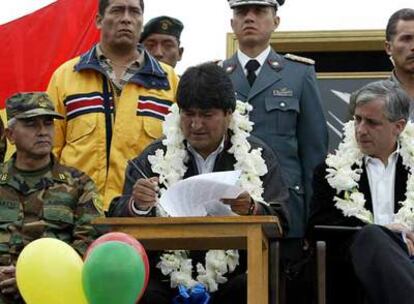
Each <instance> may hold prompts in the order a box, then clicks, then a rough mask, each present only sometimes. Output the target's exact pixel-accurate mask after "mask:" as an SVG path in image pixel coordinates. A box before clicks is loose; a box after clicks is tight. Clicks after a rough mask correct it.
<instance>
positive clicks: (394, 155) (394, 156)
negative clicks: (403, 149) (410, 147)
mask: <svg viewBox="0 0 414 304" xmlns="http://www.w3.org/2000/svg"><path fill="white" fill-rule="evenodd" d="M399 153H400V143H397V148H396V149H395V151H394V152H392V153H391V154H390V156H388V164H390V163H392V162H393V161H395V160H396V159H397V157H398V154H399ZM376 160H379V159H378V158H376V157H372V156H369V155H365V157H364V163H365V165H367V164H368V163H370V162H373V161H376Z"/></svg>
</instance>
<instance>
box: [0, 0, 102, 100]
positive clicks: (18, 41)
mask: <svg viewBox="0 0 414 304" xmlns="http://www.w3.org/2000/svg"><path fill="white" fill-rule="evenodd" d="M97 2H98V1H96V0H58V1H57V2H55V3H52V4H50V5H48V6H46V7H44V8H42V9H40V10H38V11H35V12H34V13H32V14H30V15H27V16H24V17H22V18H20V19H17V20H14V21H12V22H9V23H6V24H3V25H0V41H1V44H2V46H1V48H0V54H1V55H0V108H4V102H5V99H6V98H7V97H9V96H10V95H12V94H13V93H16V92H27V91H44V90H46V87H47V84H48V82H49V79H50V77H51V75H52V73H53V72H54V70H55V69H56V68H57V67H58V66H59V65H61V64H62V63H63V62H65V61H66V60H68V59H70V58H73V57H75V56H77V55H80V54H81V53H83V52H85V51H87V50H88V49H89V48H90V47H91V46H92V45H93V44H94V43H96V42H97V41H98V39H99V32H98V30H97V28H96V26H95V16H96V12H97V7H98V5H97Z"/></svg>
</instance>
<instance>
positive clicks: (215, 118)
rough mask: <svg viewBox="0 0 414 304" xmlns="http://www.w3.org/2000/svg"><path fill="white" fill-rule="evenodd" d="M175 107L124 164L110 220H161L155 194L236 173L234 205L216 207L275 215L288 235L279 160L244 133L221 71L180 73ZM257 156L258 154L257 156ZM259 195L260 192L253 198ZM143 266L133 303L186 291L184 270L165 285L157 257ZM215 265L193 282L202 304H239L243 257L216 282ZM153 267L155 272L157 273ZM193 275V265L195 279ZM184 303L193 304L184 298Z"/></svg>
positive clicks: (199, 255)
mask: <svg viewBox="0 0 414 304" xmlns="http://www.w3.org/2000/svg"><path fill="white" fill-rule="evenodd" d="M177 105H178V107H175V106H173V108H172V113H171V114H170V115H169V116H168V117H167V118H166V123H165V124H164V126H163V127H164V130H163V131H164V134H165V136H166V137H165V138H161V139H159V140H156V141H154V142H153V143H152V144H150V145H149V146H148V147H147V148H146V149H145V150H144V152H142V153H141V154H140V155H139V156H138V157H136V158H135V159H133V160H132V161H131V162H130V163H129V164H128V166H127V169H126V174H125V178H126V181H125V184H124V190H123V195H122V196H121V197H120V198H117V199H114V200H113V201H112V203H111V207H110V209H109V215H110V216H152V217H154V216H166V214H165V211H164V212H163V209H162V207H161V206H160V204H158V203H157V202H158V197H159V193H162V189H166V188H169V187H170V186H171V185H172V184H174V183H175V182H177V181H179V180H181V179H186V178H189V177H191V176H195V175H198V174H204V173H211V172H219V171H228V170H234V169H235V168H237V170H240V171H241V172H242V175H241V178H240V186H241V187H242V188H243V189H244V190H245V191H244V192H243V193H242V194H240V196H239V197H238V198H236V199H223V202H224V203H225V204H228V205H230V207H231V210H232V211H233V212H234V213H236V214H239V215H270V214H272V215H277V216H278V217H279V220H280V222H281V225H282V227H283V231H287V229H288V221H287V218H286V216H285V203H286V201H287V199H288V190H287V187H286V185H285V183H284V180H283V179H282V176H281V169H280V165H279V162H278V159H277V157H276V156H275V154H274V153H273V151H272V149H271V148H270V147H268V146H267V145H266V144H265V143H263V142H262V141H261V140H259V139H258V138H256V137H254V136H251V135H250V134H249V129H250V128H249V127H247V129H246V126H247V125H248V124H249V123H248V122H247V121H246V120H245V119H247V118H246V117H244V118H242V117H243V115H241V114H240V113H241V112H240V109H237V108H236V98H235V94H234V89H233V85H232V83H231V80H230V79H229V77H228V76H227V75H226V73H225V72H224V71H223V69H222V68H220V67H219V66H218V65H216V64H214V63H204V64H201V65H198V66H195V67H191V68H189V69H187V70H186V71H185V73H184V74H183V76H182V77H181V80H180V83H179V84H178V89H177ZM239 108H240V107H239ZM245 136H247V137H246V138H245V139H243V138H244V137H245ZM257 149H260V151H261V152H259V153H260V156H259V157H258V154H256V153H257V152H258V150H257ZM172 160H173V161H172ZM260 164H262V165H260ZM260 168H262V169H264V170H263V171H262V170H261V169H260ZM260 171H262V172H260ZM258 187H260V188H262V189H261V190H260V188H258ZM258 190H259V191H262V192H263V193H262V194H260V195H259V196H258V192H257V191H258ZM211 191H214V189H211ZM260 196H262V198H260ZM210 215H214V214H210ZM209 252H210V251H209ZM204 254H205V253H204V252H192V253H191V256H190V257H191V259H192V264H193V265H194V266H195V265H197V264H198V263H197V262H201V263H207V261H205V262H204V261H203V256H204ZM163 256H164V255H163ZM150 259H151V262H150V264H151V267H152V270H151V278H150V281H149V285H148V288H147V289H146V291H145V294H144V295H143V298H142V299H141V300H140V303H142V304H144V303H145V304H164V303H165V304H167V303H171V300H172V299H173V298H174V296H175V295H176V294H177V288H175V287H176V285H177V281H178V284H183V285H185V286H186V287H187V288H188V287H189V286H188V285H190V284H186V278H187V276H186V274H185V272H184V270H185V269H183V268H184V267H180V268H182V269H180V271H171V273H170V275H171V280H169V279H168V276H166V275H167V274H168V273H166V272H164V271H163V267H162V265H161V267H160V266H158V265H160V264H159V262H160V259H159V257H158V256H156V255H151V256H150ZM169 259H171V258H169ZM222 261H223V259H215V260H214V264H215V265H216V266H213V265H212V266H211V268H210V267H209V269H210V270H214V271H213V273H214V275H212V276H211V277H210V276H208V277H209V278H210V279H209V280H208V281H205V280H203V276H202V275H201V276H197V278H196V279H197V280H198V281H199V282H200V283H202V284H203V285H204V286H207V287H208V290H209V291H210V292H211V302H209V303H211V304H215V303H217V304H222V303H237V304H242V303H246V299H247V297H246V290H247V289H246V263H245V262H246V261H245V254H242V255H241V258H240V265H239V266H238V267H237V268H236V269H235V271H234V272H232V271H231V270H230V271H229V272H231V273H228V275H229V276H228V277H227V278H224V280H223V279H221V278H220V276H221V275H220V273H222V271H223V268H220V269H219V268H218V265H221V264H222ZM156 265H157V266H156ZM176 265H177V264H176ZM182 265H184V263H183V264H182ZM189 265H190V266H191V262H190V263H189ZM206 265H207V264H206ZM155 266H156V267H157V268H161V272H160V269H156V267H155ZM185 268H187V269H188V266H186V267H185ZM190 269H191V267H190ZM199 269H200V268H198V266H197V272H198V273H199ZM224 269H227V268H226V267H224ZM229 269H231V267H229ZM183 272H184V273H183ZM195 273H196V271H195V270H193V271H192V272H190V277H191V274H195ZM199 274H200V273H199ZM226 275H227V274H226ZM199 277H200V278H199ZM227 279H228V281H227ZM216 281H217V282H218V283H220V286H219V287H218V290H216V289H217V288H211V287H212V286H213V285H214V284H215V283H214V282H216ZM226 281H227V283H226ZM222 283H223V284H222ZM172 287H174V288H172ZM190 287H191V286H190ZM213 287H214V286H213ZM191 288H193V287H191ZM183 302H185V303H190V302H191V303H195V302H196V301H194V302H193V300H191V299H186V300H185V301H183ZM174 303H176V302H174ZM177 303H182V302H181V301H177ZM197 303H198V301H197ZM200 303H201V302H200ZM203 303H204V302H203Z"/></svg>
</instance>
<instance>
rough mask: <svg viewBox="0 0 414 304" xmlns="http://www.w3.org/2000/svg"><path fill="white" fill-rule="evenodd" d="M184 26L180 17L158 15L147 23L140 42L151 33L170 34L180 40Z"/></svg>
mask: <svg viewBox="0 0 414 304" xmlns="http://www.w3.org/2000/svg"><path fill="white" fill-rule="evenodd" d="M183 28H184V25H183V24H182V22H181V21H180V20H178V19H175V18H172V17H168V16H160V17H156V18H153V19H151V20H150V21H148V22H147V23H146V24H145V26H144V30H143V31H142V34H141V39H140V42H143V41H144V40H145V39H146V38H147V37H148V36H149V35H151V34H165V35H170V36H174V37H176V38H177V40H178V41H179V40H180V35H181V31H182V30H183Z"/></svg>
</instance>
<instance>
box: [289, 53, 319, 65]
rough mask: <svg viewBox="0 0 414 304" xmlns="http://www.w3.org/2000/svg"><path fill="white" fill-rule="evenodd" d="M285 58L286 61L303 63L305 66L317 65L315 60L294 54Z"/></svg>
mask: <svg viewBox="0 0 414 304" xmlns="http://www.w3.org/2000/svg"><path fill="white" fill-rule="evenodd" d="M284 57H285V58H286V59H289V60H292V61H297V62H301V63H304V64H309V65H314V64H315V60H313V59H310V58H306V57H302V56H298V55H294V54H285V56H284Z"/></svg>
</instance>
